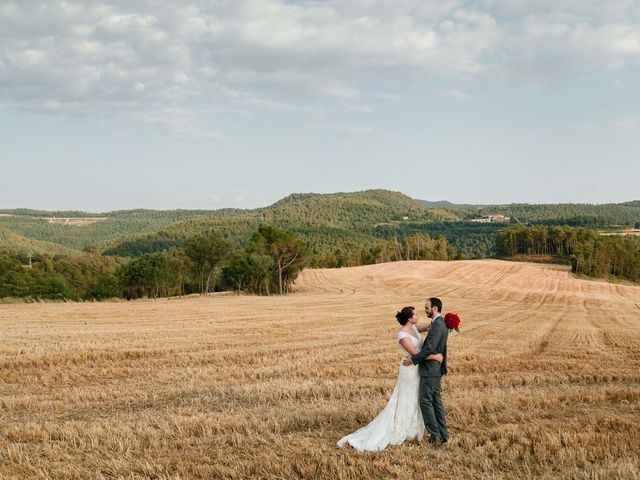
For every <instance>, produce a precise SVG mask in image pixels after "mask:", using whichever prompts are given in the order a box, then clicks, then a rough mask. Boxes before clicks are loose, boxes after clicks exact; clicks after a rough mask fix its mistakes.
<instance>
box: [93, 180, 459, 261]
mask: <svg viewBox="0 0 640 480" xmlns="http://www.w3.org/2000/svg"><path fill="white" fill-rule="evenodd" d="M442 215H443V216H445V217H446V216H447V214H446V213H444V214H442ZM440 218H442V216H441V213H440V212H439V211H431V210H426V209H424V208H422V207H421V206H420V205H419V204H417V203H416V202H415V201H414V200H413V199H411V198H410V197H408V196H406V195H403V194H401V193H398V192H390V191H386V190H368V191H364V192H355V193H332V194H316V193H305V194H300V193H296V194H292V195H289V196H288V197H286V198H283V199H282V200H280V201H278V202H276V203H274V204H273V205H271V206H269V207H265V208H258V209H253V210H237V211H234V212H229V211H218V212H215V213H213V214H212V215H209V216H207V217H202V218H198V219H191V220H187V221H184V222H180V223H177V224H174V225H171V226H169V227H167V228H165V229H162V230H160V231H158V232H155V233H151V234H146V235H134V236H129V237H127V238H124V239H121V240H118V241H116V242H114V243H113V244H112V245H110V246H109V247H108V248H107V249H106V250H105V253H107V254H112V255H140V254H142V253H147V252H151V251H157V250H162V249H166V248H170V247H172V246H178V247H180V246H182V245H184V240H185V239H186V238H187V237H189V236H191V235H193V234H196V233H199V232H201V231H203V230H206V229H210V228H214V229H218V228H219V229H220V231H221V232H222V233H223V234H224V235H225V236H226V237H227V238H228V239H229V240H231V242H232V243H233V244H234V245H236V246H237V247H242V246H243V242H246V241H247V240H248V239H249V237H250V235H251V233H252V232H253V231H254V230H255V229H256V228H258V226H259V225H261V224H269V225H274V226H278V227H280V228H284V229H286V230H289V231H292V232H294V233H296V234H298V235H300V237H301V238H302V239H303V240H304V241H305V242H306V244H307V245H308V246H309V248H310V249H311V250H312V251H313V252H315V253H319V252H321V251H323V250H325V249H326V248H340V247H344V246H345V245H346V244H348V243H349V242H358V243H364V244H366V243H371V242H375V241H376V240H377V238H376V235H375V232H376V226H377V225H379V224H381V223H389V224H393V223H401V222H406V221H420V222H426V221H433V220H436V219H440Z"/></svg>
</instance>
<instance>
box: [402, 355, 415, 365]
mask: <svg viewBox="0 0 640 480" xmlns="http://www.w3.org/2000/svg"><path fill="white" fill-rule="evenodd" d="M402 364H403V365H404V366H405V367H408V366H410V365H413V362H412V361H411V358H410V357H405V358H404V360H402Z"/></svg>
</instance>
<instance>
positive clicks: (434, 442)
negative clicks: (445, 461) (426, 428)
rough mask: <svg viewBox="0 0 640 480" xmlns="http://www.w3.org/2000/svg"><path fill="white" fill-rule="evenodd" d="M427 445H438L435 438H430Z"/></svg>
mask: <svg viewBox="0 0 640 480" xmlns="http://www.w3.org/2000/svg"><path fill="white" fill-rule="evenodd" d="M429 443H433V444H436V443H438V439H437V438H436V437H431V438H430V439H429Z"/></svg>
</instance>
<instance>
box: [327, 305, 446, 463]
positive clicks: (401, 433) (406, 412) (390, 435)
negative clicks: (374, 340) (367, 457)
mask: <svg viewBox="0 0 640 480" xmlns="http://www.w3.org/2000/svg"><path fill="white" fill-rule="evenodd" d="M424 308H425V311H426V313H427V317H429V319H430V320H431V321H430V322H428V323H427V324H426V325H418V314H417V313H416V311H415V308H413V307H404V308H403V309H402V310H401V311H399V312H398V313H397V314H396V319H397V320H398V322H399V323H400V325H402V327H401V328H400V330H399V331H398V333H397V334H396V338H397V339H398V342H399V344H400V346H401V348H402V350H403V352H404V357H403V360H402V362H401V364H400V370H399V372H398V381H397V382H396V386H395V388H394V389H393V393H392V394H391V398H390V399H389V402H388V403H387V405H386V406H385V407H384V409H383V410H382V411H381V412H380V413H379V414H378V416H377V417H376V418H374V419H373V420H372V421H371V423H369V424H368V425H367V426H365V427H362V428H361V429H359V430H356V431H355V432H353V433H352V434H350V435H347V436H346V437H343V438H342V439H340V441H339V442H338V446H339V447H342V446H343V445H345V444H347V443H348V444H349V445H351V446H352V447H353V448H355V449H356V450H360V451H372V450H373V451H375V450H382V449H384V448H385V447H386V446H387V445H389V444H391V445H399V444H401V443H402V442H403V441H405V440H411V439H418V440H422V438H423V436H424V430H425V428H426V429H427V430H428V432H429V443H438V442H439V443H447V441H448V437H449V434H448V432H447V423H446V421H445V416H444V406H443V405H442V399H441V398H440V380H441V378H442V375H446V373H447V338H448V335H449V330H448V328H447V325H445V322H444V320H443V318H442V314H441V312H442V301H440V299H439V298H429V299H427V301H426V302H425V306H424ZM421 332H428V333H427V337H426V338H425V339H424V341H423V339H422V336H421V335H420V333H421Z"/></svg>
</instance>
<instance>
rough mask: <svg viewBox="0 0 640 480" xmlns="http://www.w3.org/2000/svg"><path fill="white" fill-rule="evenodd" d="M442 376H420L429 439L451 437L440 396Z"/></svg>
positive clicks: (422, 405) (421, 407) (424, 417)
mask: <svg viewBox="0 0 640 480" xmlns="http://www.w3.org/2000/svg"><path fill="white" fill-rule="evenodd" d="M441 378H442V377H420V410H421V411H422V418H423V420H424V426H425V427H426V428H427V430H429V434H430V435H429V440H436V439H440V440H446V439H447V438H449V432H448V431H447V422H446V421H445V418H444V405H442V399H441V398H440V380H441Z"/></svg>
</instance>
